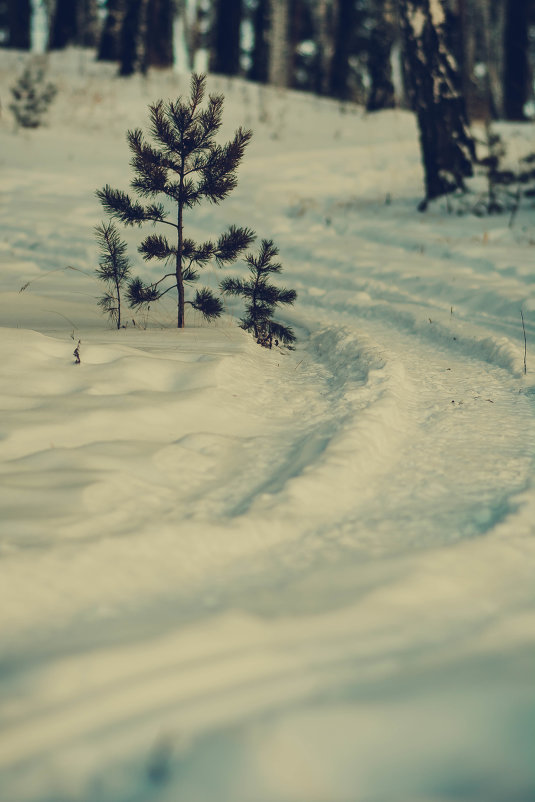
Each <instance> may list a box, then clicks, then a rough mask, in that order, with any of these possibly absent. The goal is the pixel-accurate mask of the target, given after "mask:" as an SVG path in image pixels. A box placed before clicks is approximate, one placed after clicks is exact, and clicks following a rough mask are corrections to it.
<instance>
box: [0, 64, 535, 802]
mask: <svg viewBox="0 0 535 802" xmlns="http://www.w3.org/2000/svg"><path fill="white" fill-rule="evenodd" d="M0 59H1V60H0V91H1V94H2V96H3V97H4V96H6V95H7V87H8V86H9V85H10V84H12V83H13V81H14V79H15V77H16V75H17V74H18V72H19V71H20V68H21V60H20V57H19V56H18V55H16V54H15V53H10V52H9V51H6V52H3V53H2V54H1V56H0ZM50 65H51V70H50V72H51V75H50V77H51V79H52V80H53V81H54V82H55V83H57V85H58V88H59V94H58V97H57V99H56V101H55V103H54V105H53V106H52V108H51V110H50V114H49V126H48V127H46V128H40V129H38V130H36V131H34V132H30V133H27V132H25V131H19V132H18V133H14V131H13V124H12V120H11V119H10V116H9V112H7V111H5V113H4V115H3V116H2V119H1V120H0V152H1V153H2V157H1V158H2V173H3V188H4V203H3V205H2V207H1V210H0V214H1V220H2V232H3V234H2V238H1V240H0V250H1V261H2V271H1V276H0V282H1V285H0V314H1V325H2V329H1V332H0V348H1V360H0V365H1V368H0V369H1V372H2V382H1V385H0V387H1V390H0V404H1V418H0V421H1V423H0V471H1V483H0V557H1V560H0V633H1V634H0V655H1V658H0V677H1V684H0V789H1V793H0V797H1V799H2V800H6V802H97V801H98V802H134V801H135V802H144V801H145V800H151V802H152V800H156V801H157V802H177V800H184V801H185V802H213V800H216V799H217V800H219V801H220V802H305V801H306V802H367V801H368V800H376V801H377V802H450V800H463V802H468V801H470V802H504V800H515V801H516V802H521V801H522V802H527V800H528V799H532V798H533V797H534V795H535V782H534V779H533V763H532V757H533V741H534V732H533V722H534V721H535V698H534V687H533V660H534V644H535V583H534V582H533V565H534V559H535V541H534V537H533V536H534V529H535V524H534V522H535V485H534V460H533V458H534V448H535V426H534V400H535V384H534V381H533V375H534V373H533V371H534V369H535V368H534V364H533V360H534V359H535V356H533V343H534V342H535V317H534V316H535V296H534V293H533V287H534V283H533V256H534V242H535V226H534V210H533V207H532V206H531V207H530V206H529V204H528V202H527V201H525V202H523V204H522V206H521V208H520V211H519V213H518V215H517V217H516V220H515V224H514V226H513V227H512V228H509V227H508V221H507V219H506V218H505V217H495V218H474V217H472V216H469V215H468V216H462V217H459V216H456V215H454V214H453V215H452V214H448V213H447V207H446V202H445V201H444V202H439V203H435V204H433V205H432V206H431V208H430V209H429V211H428V212H427V213H426V214H425V215H420V214H418V213H417V212H416V211H415V208H416V205H417V203H418V201H419V199H420V198H421V195H422V186H421V183H422V169H421V165H420V159H419V151H418V136H417V131H416V126H415V121H414V119H413V117H412V116H411V115H410V114H408V113H406V112H401V111H395V110H394V111H387V112H383V113H380V114H375V115H365V114H364V113H363V112H362V111H361V110H360V109H358V108H354V107H351V106H344V107H341V106H340V104H339V103H335V102H330V101H328V100H325V99H319V98H311V97H306V96H304V95H299V94H293V93H291V92H280V91H278V90H270V89H268V88H265V87H256V86H252V85H248V84H246V83H242V82H239V81H236V82H231V81H227V80H218V79H215V78H210V79H209V85H210V88H211V89H212V90H223V91H224V92H225V94H226V97H227V101H226V114H225V125H224V130H223V132H222V139H224V137H225V136H228V135H229V134H231V133H232V131H233V130H234V129H235V128H236V127H237V126H238V125H240V124H244V125H251V126H252V127H253V128H254V139H253V142H252V144H251V146H250V148H249V151H248V153H247V154H246V157H245V160H244V163H243V165H242V167H241V168H240V181H239V186H238V188H237V190H236V191H235V192H234V193H233V195H232V196H231V197H230V198H229V200H228V201H226V202H225V203H224V204H222V205H221V206H207V207H199V208H198V210H196V211H195V214H192V215H191V216H190V217H189V218H188V221H187V224H188V225H190V226H191V230H192V234H193V235H194V236H196V237H197V236H199V237H204V238H210V237H211V236H213V235H214V232H217V231H219V230H221V229H222V228H224V227H225V226H226V225H228V224H230V223H238V224H240V225H247V226H252V227H254V228H255V229H256V230H257V231H258V234H259V236H260V237H272V238H273V239H274V240H275V242H276V244H277V245H278V246H279V248H280V256H281V261H282V263H283V266H284V279H285V283H286V285H287V286H288V287H295V288H296V289H297V291H298V294H299V297H298V300H297V303H296V305H295V307H293V308H292V309H291V310H284V314H285V318H284V322H285V323H287V324H289V325H291V326H292V327H294V328H295V330H296V333H297V335H298V338H299V340H298V345H297V349H296V351H295V352H282V351H280V350H278V349H274V350H271V351H269V350H266V349H262V348H260V347H259V346H257V345H256V344H255V343H254V341H253V340H252V338H251V337H250V336H248V335H247V334H246V333H245V332H243V331H241V330H240V329H239V328H238V326H237V325H236V323H237V320H238V318H239V317H240V316H241V314H242V309H241V307H240V303H239V301H238V300H231V301H230V302H229V303H228V308H227V315H226V316H225V317H224V318H222V319H221V320H220V321H219V322H218V323H217V324H212V325H210V326H206V325H204V324H203V322H202V320H201V319H200V317H199V316H196V315H195V313H193V312H190V317H189V319H188V321H187V323H188V327H187V328H186V329H185V330H184V331H181V332H178V331H177V330H176V329H175V328H174V326H173V322H174V318H175V312H176V310H175V304H174V301H173V299H172V298H170V297H169V296H165V298H164V299H162V300H161V301H160V302H159V303H157V304H154V305H153V307H152V308H151V310H150V313H149V314H148V316H146V317H143V316H140V315H138V314H137V313H136V315H135V319H136V325H135V326H134V325H133V323H131V322H130V321H129V325H128V327H127V328H126V329H123V330H121V331H116V330H114V329H113V328H112V327H111V326H110V325H109V324H108V323H107V321H106V319H105V318H104V317H103V316H101V315H100V314H99V310H98V308H97V305H96V297H97V296H98V294H99V292H100V288H99V286H98V282H97V280H96V278H95V274H94V270H95V268H96V266H97V247H96V243H95V241H94V239H93V236H92V227H93V226H94V225H95V224H96V223H98V222H99V221H100V220H101V219H102V218H101V210H100V208H99V205H98V203H97V200H96V198H95V196H94V190H95V189H96V188H98V187H101V186H103V185H104V184H105V183H106V182H109V183H110V184H111V185H112V186H118V187H122V188H124V189H126V188H127V187H128V182H129V180H130V178H131V175H130V168H129V164H128V161H129V154H128V150H127V146H126V142H125V138H124V133H125V130H126V128H128V127H135V126H144V125H145V121H146V119H147V112H146V108H147V104H148V103H149V102H151V101H154V100H156V99H158V98H159V97H163V98H167V97H171V98H174V97H176V96H177V95H178V94H179V93H182V94H184V93H187V90H188V82H189V79H188V76H186V75H182V74H176V73H175V74H173V73H171V72H169V73H157V74H150V75H149V76H148V77H147V78H139V79H138V78H133V79H131V80H129V81H123V80H119V79H117V78H115V77H114V68H113V65H97V64H95V63H94V62H93V61H92V58H91V54H90V53H84V52H79V51H72V52H70V53H69V52H67V53H59V54H55V55H54V57H53V58H52V59H51V62H50ZM4 108H5V106H4ZM502 133H503V135H504V136H505V137H506V139H507V141H508V143H509V153H510V154H511V155H512V157H514V158H516V155H520V154H521V153H522V152H525V151H526V150H527V149H529V148H530V138H531V141H532V136H533V128H532V127H531V126H527V125H523V126H503V130H502ZM126 236H127V237H128V240H129V243H130V246H131V251H132V253H134V254H135V246H136V245H137V244H138V242H139V232H138V231H137V230H128V231H127V232H126ZM151 269H152V268H151V266H150V264H149V265H143V264H142V263H138V265H137V266H136V267H135V268H134V273H135V272H136V271H140V272H141V271H144V273H143V275H144V276H145V277H146V278H150V276H151V275H152V273H151ZM243 270H244V271H245V268H243ZM236 273H237V268H236V267H235V266H234V267H232V268H229V273H228V274H231V275H235V274H236ZM226 274H227V271H226V270H218V269H217V268H213V269H212V268H208V269H207V270H206V272H205V274H204V277H205V279H206V283H207V284H208V285H210V286H211V287H212V288H215V287H217V283H218V281H219V280H220V279H221V277H222V276H223V275H226ZM244 275H245V272H244ZM521 308H522V309H523V312H524V318H525V321H526V331H527V338H528V351H527V367H528V371H527V375H524V371H523V367H524V342H523V335H522V327H521V320H520V310H521ZM79 340H80V349H79V353H80V364H74V361H75V360H74V357H73V351H74V349H75V347H76V345H77V343H78V341H79Z"/></svg>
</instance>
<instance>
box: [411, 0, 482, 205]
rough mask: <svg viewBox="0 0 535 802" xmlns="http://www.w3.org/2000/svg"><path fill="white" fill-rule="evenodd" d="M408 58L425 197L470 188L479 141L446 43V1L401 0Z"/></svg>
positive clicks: (427, 199) (429, 197) (427, 198)
mask: <svg viewBox="0 0 535 802" xmlns="http://www.w3.org/2000/svg"><path fill="white" fill-rule="evenodd" d="M400 13H401V24H402V28H403V33H404V40H405V59H406V67H407V76H408V79H409V83H410V91H411V99H412V103H413V108H414V110H415V111H416V114H417V117H418V127H419V129H420V145H421V151H422V160H423V165H424V172H425V201H424V202H422V204H421V206H420V208H421V209H422V210H423V209H425V208H426V206H427V201H429V200H432V199H433V198H437V197H440V196H441V195H445V194H447V193H449V192H452V191H453V190H455V189H458V188H460V189H463V188H464V179H465V178H466V177H467V176H471V175H472V174H473V167H472V164H473V161H474V159H475V146H474V141H473V139H472V136H471V134H470V131H469V129H468V122H467V119H466V113H465V108H464V99H463V96H462V94H461V92H460V87H459V84H460V79H459V74H458V70H457V65H456V62H455V59H454V58H453V55H452V53H451V52H450V50H449V49H448V47H447V45H446V31H445V22H446V17H445V13H444V8H443V5H442V3H441V2H440V0H400Z"/></svg>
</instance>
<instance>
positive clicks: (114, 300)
mask: <svg viewBox="0 0 535 802" xmlns="http://www.w3.org/2000/svg"><path fill="white" fill-rule="evenodd" d="M95 235H96V238H97V242H98V245H99V248H100V261H99V266H98V269H97V271H96V273H97V276H98V278H99V279H101V280H102V281H104V282H105V283H106V285H107V289H106V292H105V293H104V295H102V296H101V297H100V298H99V300H98V305H99V306H100V307H101V308H102V309H103V311H104V312H105V313H106V314H107V315H108V316H109V317H110V319H111V320H113V321H114V322H115V323H116V324H117V328H118V329H120V328H121V289H122V286H123V284H124V283H125V281H126V280H127V279H128V278H129V276H130V261H129V259H128V257H127V256H126V247H127V246H126V242H124V241H123V240H122V239H121V237H120V236H119V232H118V231H117V228H116V227H115V225H114V224H113V223H112V222H109V223H101V224H100V225H99V226H95Z"/></svg>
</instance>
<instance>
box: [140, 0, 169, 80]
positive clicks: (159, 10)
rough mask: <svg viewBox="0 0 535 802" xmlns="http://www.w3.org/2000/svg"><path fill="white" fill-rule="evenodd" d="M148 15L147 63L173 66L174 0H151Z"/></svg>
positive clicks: (149, 64)
mask: <svg viewBox="0 0 535 802" xmlns="http://www.w3.org/2000/svg"><path fill="white" fill-rule="evenodd" d="M147 13H148V17H147V44H146V52H147V65H148V66H150V67H161V68H165V67H172V66H173V17H174V9H173V0H149V5H148V11H147Z"/></svg>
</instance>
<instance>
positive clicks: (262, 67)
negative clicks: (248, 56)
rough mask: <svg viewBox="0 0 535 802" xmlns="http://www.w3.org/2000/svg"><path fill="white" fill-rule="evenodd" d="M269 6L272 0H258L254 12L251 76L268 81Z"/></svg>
mask: <svg viewBox="0 0 535 802" xmlns="http://www.w3.org/2000/svg"><path fill="white" fill-rule="evenodd" d="M269 7H270V0H258V5H257V7H256V9H255V12H254V19H253V28H254V45H253V55H252V64H251V70H250V73H249V77H250V79H251V80H252V81H258V82H259V83H263V84H265V83H267V80H268V75H269Z"/></svg>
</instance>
